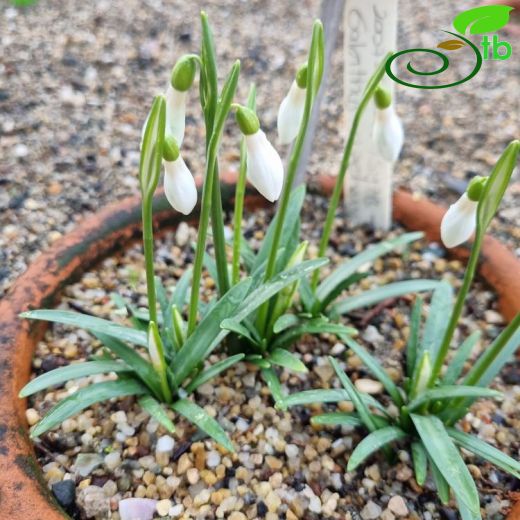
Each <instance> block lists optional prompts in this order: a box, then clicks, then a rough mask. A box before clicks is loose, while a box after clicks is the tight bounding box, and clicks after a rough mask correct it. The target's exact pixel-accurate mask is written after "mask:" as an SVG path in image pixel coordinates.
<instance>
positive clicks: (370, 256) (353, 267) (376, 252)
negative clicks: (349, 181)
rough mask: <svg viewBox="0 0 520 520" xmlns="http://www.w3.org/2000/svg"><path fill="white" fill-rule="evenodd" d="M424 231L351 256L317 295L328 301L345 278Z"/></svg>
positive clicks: (330, 276)
mask: <svg viewBox="0 0 520 520" xmlns="http://www.w3.org/2000/svg"><path fill="white" fill-rule="evenodd" d="M423 235H424V233H422V232H413V233H406V234H404V235H401V236H398V237H396V238H392V239H391V240H385V241H383V242H379V243H378V244H376V245H374V246H371V247H369V248H367V249H365V250H364V251H363V252H361V253H359V254H358V255H356V256H354V257H353V258H349V259H348V260H346V261H345V262H344V263H342V264H341V265H339V266H338V267H337V268H336V269H334V271H333V272H332V274H330V275H329V276H327V278H325V279H324V280H323V281H322V282H321V284H320V285H319V286H318V288H317V290H316V296H317V298H318V300H320V301H321V302H324V301H326V299H327V298H328V296H329V295H330V293H332V292H333V291H335V290H336V288H337V287H338V286H339V285H341V284H342V283H343V282H344V281H345V280H347V279H348V278H350V277H351V276H352V275H353V274H354V273H355V272H356V271H358V269H360V268H361V267H363V266H364V265H366V264H367V263H369V262H373V261H374V260H376V259H377V258H379V257H380V256H383V255H386V254H387V253H390V252H391V251H393V250H394V249H396V248H398V247H401V246H404V245H406V244H409V243H410V242H413V241H415V240H419V239H420V238H422V237H423Z"/></svg>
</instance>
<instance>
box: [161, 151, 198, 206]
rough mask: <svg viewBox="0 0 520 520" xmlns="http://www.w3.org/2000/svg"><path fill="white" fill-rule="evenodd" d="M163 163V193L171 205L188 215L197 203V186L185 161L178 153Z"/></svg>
mask: <svg viewBox="0 0 520 520" xmlns="http://www.w3.org/2000/svg"><path fill="white" fill-rule="evenodd" d="M163 163H164V193H165V195H166V198H167V199H168V202H169V203H170V204H171V205H172V207H173V208H174V209H175V210H177V211H179V212H180V213H183V214H184V215H189V214H190V213H191V212H192V211H193V208H194V207H195V205H196V204H197V186H196V185H195V179H194V178H193V175H192V174H191V172H190V170H189V169H188V167H187V166H186V163H185V162H184V160H183V159H182V157H181V156H180V155H179V156H178V157H177V159H175V160H174V161H166V160H165V161H163Z"/></svg>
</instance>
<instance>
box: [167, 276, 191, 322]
mask: <svg viewBox="0 0 520 520" xmlns="http://www.w3.org/2000/svg"><path fill="white" fill-rule="evenodd" d="M192 274H193V269H191V268H189V269H186V271H184V272H183V273H182V276H181V277H180V278H179V281H178V282H177V285H176V286H175V290H174V291H173V296H172V299H171V301H170V308H171V307H173V306H174V305H175V306H176V307H177V309H179V311H181V312H182V310H183V309H184V305H185V304H186V300H187V297H188V291H189V290H190V282H191V276H192Z"/></svg>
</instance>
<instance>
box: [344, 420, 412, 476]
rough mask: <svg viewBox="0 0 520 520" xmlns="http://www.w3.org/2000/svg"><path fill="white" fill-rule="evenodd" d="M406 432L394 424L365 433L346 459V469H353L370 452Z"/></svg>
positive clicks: (404, 435) (402, 436)
mask: <svg viewBox="0 0 520 520" xmlns="http://www.w3.org/2000/svg"><path fill="white" fill-rule="evenodd" d="M407 436H408V434H407V433H406V432H404V431H403V430H401V428H397V427H396V426H387V427H386V428H381V429H380V430H376V431H373V432H372V433H370V434H369V435H367V436H366V437H365V438H364V439H363V440H362V441H361V442H360V443H359V444H358V445H357V446H356V448H355V449H354V451H353V452H352V455H350V457H349V459H348V465H347V471H354V470H355V469H356V468H357V467H358V466H359V465H360V464H361V463H362V462H363V461H364V460H366V459H367V458H368V457H369V456H370V455H372V453H374V452H376V451H378V450H379V449H381V448H382V447H383V446H386V445H387V444H390V443H391V442H395V441H399V440H401V439H404V438H405V437H407Z"/></svg>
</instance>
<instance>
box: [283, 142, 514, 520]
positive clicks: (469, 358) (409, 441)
mask: <svg viewBox="0 0 520 520" xmlns="http://www.w3.org/2000/svg"><path fill="white" fill-rule="evenodd" d="M519 152H520V141H513V142H512V143H510V144H509V146H508V147H507V148H506V149H505V151H504V152H503V154H502V156H501V157H500V158H499V160H498V162H497V163H496V165H495V167H494V168H493V171H492V172H491V174H490V175H489V176H488V177H484V178H482V177H476V178H475V179H474V180H473V181H472V182H471V183H470V184H469V186H468V189H467V191H466V193H465V194H464V195H463V196H462V197H461V199H460V200H459V202H457V203H456V204H455V205H453V206H451V208H450V209H449V210H448V212H447V213H446V215H445V217H444V219H443V222H442V235H443V240H444V242H445V243H446V245H447V246H448V247H453V246H456V245H459V244H460V243H462V242H464V241H465V240H467V239H468V238H469V237H470V235H471V234H472V233H473V231H475V239H474V241H473V244H472V245H471V253H470V257H469V260H468V264H467V267H466V271H465V274H464V279H463V282H462V286H461V288H460V290H459V293H458V295H457V297H456V298H455V299H454V297H453V289H452V287H451V285H450V284H449V283H447V282H441V283H440V284H439V285H438V286H437V288H436V289H435V291H434V292H433V296H432V298H431V302H430V306H429V310H428V312H427V315H426V319H425V320H424V325H423V314H424V312H423V300H422V298H421V297H417V298H416V300H415V304H414V306H413V310H412V313H411V318H410V332H409V337H408V343H407V348H406V359H405V362H404V364H405V370H404V374H405V375H404V379H403V380H402V381H400V382H398V383H396V382H394V380H393V379H391V378H390V376H389V375H388V373H387V372H386V371H385V369H384V367H383V365H382V364H381V363H380V362H379V361H378V360H377V359H376V358H375V357H374V356H373V355H372V354H371V353H369V351H368V350H367V349H365V348H364V347H363V346H362V345H360V344H359V343H358V342H357V341H355V339H354V338H352V337H351V336H350V335H349V334H348V333H347V331H345V333H341V332H338V333H337V335H338V336H339V337H340V338H341V339H342V340H343V342H344V343H345V344H346V346H347V347H348V349H349V350H350V352H352V353H353V354H355V355H357V356H358V357H359V358H360V359H361V361H362V362H363V363H364V365H365V366H366V368H367V370H368V371H369V372H370V373H371V374H372V375H373V376H374V377H375V378H377V379H378V380H379V381H380V382H381V384H382V385H383V387H384V389H385V390H386V393H387V394H388V400H387V401H386V402H388V401H389V402H390V403H391V405H390V406H385V405H384V404H383V403H382V402H380V401H379V400H376V399H375V398H374V397H373V396H371V395H369V394H368V393H364V392H363V391H361V390H360V389H359V388H358V387H356V385H355V384H354V383H353V382H352V380H351V378H350V377H349V376H348V375H347V373H346V372H345V371H344V365H343V363H341V362H340V361H338V360H337V359H334V358H332V357H331V358H330V363H331V364H332V366H333V368H334V370H335V372H336V375H337V377H338V379H339V383H340V386H339V387H337V388H333V389H331V390H325V389H323V390H320V389H318V390H307V391H304V392H300V393H296V394H292V395H289V396H285V397H283V396H282V397H281V398H280V400H279V401H278V403H277V405H278V407H280V408H286V407H289V406H296V405H305V404H310V403H335V402H339V401H350V402H351V403H352V404H353V406H354V412H352V413H347V412H329V413H324V414H321V415H317V416H314V417H313V418H312V423H313V424H314V425H317V426H318V425H319V426H323V427H326V426H349V427H359V428H362V429H363V430H364V431H365V432H366V437H364V438H363V440H362V441H361V442H360V443H359V444H358V445H357V446H356V447H355V449H354V451H353V452H352V454H351V455H350V457H349V459H348V465H347V470H348V471H354V470H356V469H357V468H358V467H359V466H360V465H361V464H362V463H363V462H365V461H366V460H367V459H368V458H369V457H371V456H372V455H373V454H374V453H375V452H377V451H378V450H383V451H384V453H385V454H386V455H387V456H388V457H389V460H392V457H393V455H394V453H395V449H397V447H399V448H400V449H402V448H406V449H408V451H409V452H410V453H411V456H412V460H413V466H414V471H415V479H416V481H417V483H418V484H419V485H420V486H423V485H424V484H425V482H426V479H427V475H428V472H429V473H430V475H431V477H432V481H433V484H434V485H435V487H436V489H437V493H438V495H439V498H440V500H441V501H442V502H443V503H445V504H447V503H448V502H449V501H450V499H451V498H452V495H453V498H454V499H455V500H456V502H457V505H458V508H459V511H460V513H461V516H462V518H463V519H464V520H476V519H481V518H482V517H481V512H480V501H479V495H478V492H477V488H476V485H475V482H474V481H473V479H472V477H471V474H470V472H469V470H468V468H467V467H466V465H465V462H464V460H463V458H462V455H461V451H460V450H461V449H464V450H465V451H466V452H470V453H472V454H474V455H476V456H477V457H480V458H482V459H484V460H486V461H489V462H491V463H492V464H495V465H496V466H497V467H498V468H500V469H502V470H504V471H506V472H508V473H510V474H511V475H513V476H515V477H517V478H520V462H518V461H517V460H514V459H513V458H511V457H509V456H508V455H506V454H505V453H503V452H502V451H500V450H499V449H497V448H496V447H494V446H492V445H491V444H488V443H486V442H484V441H483V440H481V439H479V438H478V437H475V436H472V435H470V434H468V433H466V432H464V431H463V429H461V428H457V422H458V421H459V420H460V419H462V418H463V417H464V416H465V415H466V414H467V412H468V411H469V408H470V407H471V405H472V404H473V403H474V402H475V401H476V400H477V399H480V398H489V399H500V398H501V396H502V394H501V393H500V392H498V391H496V390H493V389H489V388H487V387H488V385H489V384H490V383H491V382H492V381H493V379H494V378H495V376H496V375H497V374H498V373H499V371H500V370H501V368H502V367H503V366H504V365H505V364H506V363H507V362H509V361H510V360H511V359H512V357H513V356H514V354H515V352H516V350H517V349H518V347H519V346H520V314H517V315H516V316H515V317H514V318H513V320H512V321H511V322H510V323H509V325H508V326H507V327H505V329H504V330H503V331H502V332H501V333H500V334H499V335H498V336H497V337H496V339H495V340H494V341H492V342H491V344H489V345H488V346H486V347H485V348H484V350H483V351H482V354H481V355H480V356H479V357H478V358H477V359H476V360H475V359H474V358H475V356H474V355H473V354H474V351H475V349H476V345H477V343H478V341H479V338H480V332H478V331H476V332H473V333H472V334H471V335H469V336H468V337H466V338H465V339H464V340H463V341H462V342H461V343H460V344H456V345H454V333H455V330H456V327H457V324H458V322H459V319H460V316H461V314H462V310H463V306H464V302H465V301H466V299H467V296H468V291H469V288H470V285H471V282H472V280H473V277H474V275H475V271H476V266H477V262H478V257H479V253H480V249H481V246H482V241H483V238H484V235H485V233H486V230H487V228H488V227H489V225H490V223H491V221H492V219H493V217H494V215H495V214H496V212H497V210H498V207H499V205H500V201H501V200H502V198H503V196H504V193H505V191H506V188H507V186H508V184H509V181H510V179H511V176H512V173H513V170H514V168H515V165H516V163H517V160H518V154H519ZM460 229H463V231H462V232H461V231H460ZM450 347H454V348H453V349H450ZM467 366H469V369H468V370H465V369H466V367H467Z"/></svg>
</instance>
